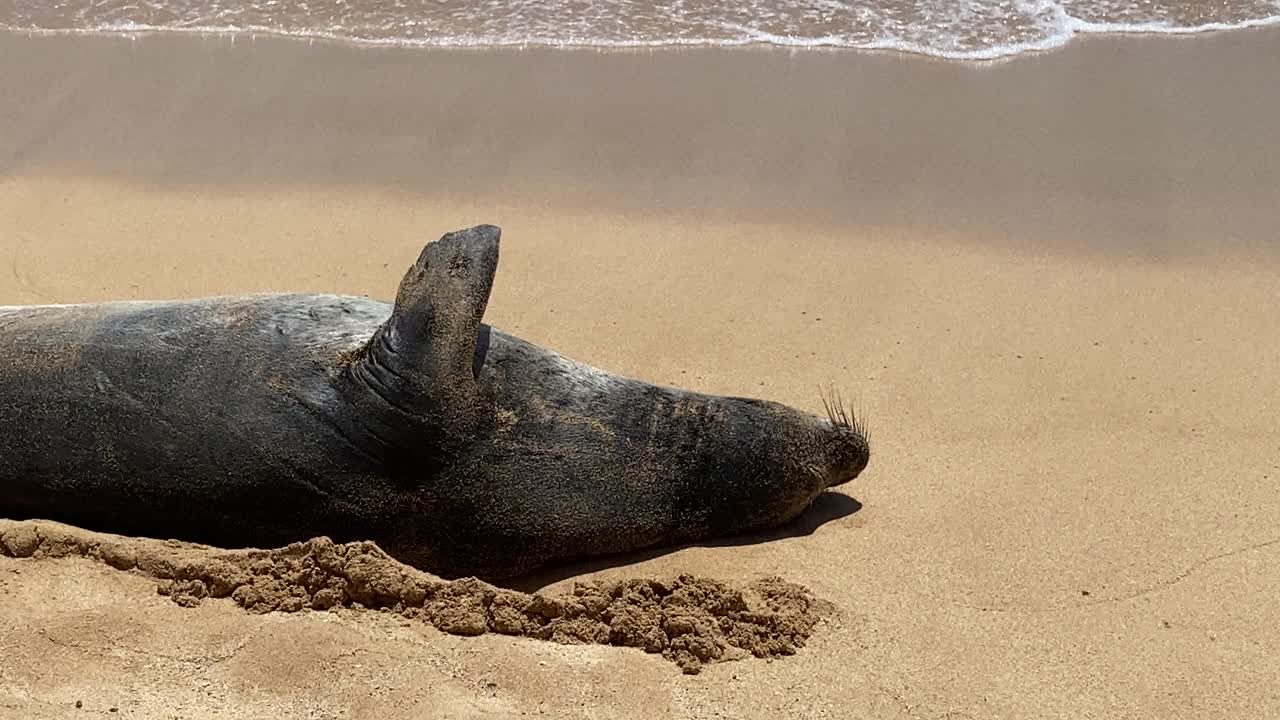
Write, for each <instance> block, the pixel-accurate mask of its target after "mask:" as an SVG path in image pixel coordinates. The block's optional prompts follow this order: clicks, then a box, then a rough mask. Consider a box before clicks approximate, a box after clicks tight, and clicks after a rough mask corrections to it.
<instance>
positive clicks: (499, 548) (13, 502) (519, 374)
mask: <svg viewBox="0 0 1280 720" xmlns="http://www.w3.org/2000/svg"><path fill="white" fill-rule="evenodd" d="M499 235H500V231H499V229H498V228H496V227H493V226H489V225H482V226H477V227H474V228H470V229H467V230H461V231H458V232H454V233H449V234H446V235H445V236H444V237H442V238H441V239H440V240H438V241H435V242H432V243H429V244H428V245H427V247H426V249H424V250H423V252H422V254H421V256H420V257H419V258H418V260H417V262H416V263H414V265H413V266H412V267H411V268H410V269H409V271H408V273H407V274H406V275H405V276H404V279H403V281H402V282H401V284H400V287H399V291H398V292H397V294H396V298H395V302H394V304H387V303H383V302H378V301H375V300H370V299H366V298H359V297H345V296H335V295H323V294H275V295H252V296H241V297H216V298H205V299H196V300H181V301H167V302H110V303H100V304H83V305H45V306H11V307H0V517H8V518H11V519H27V518H43V519H49V520H56V521H60V522H66V523H70V524H73V525H77V526H80V527H84V528H87V529H91V530H99V531H104V532H112V533H120V534H128V535H138V536H146V537H159V538H174V539H181V540H187V541H192V542H199V543H205V544H211V545H216V546H221V547H272V546H278V545H282V544H287V543H290V542H295V541H299V540H305V539H307V538H310V537H313V536H318V535H327V536H329V537H331V538H333V539H334V540H336V541H339V542H344V541H350V540H373V541H375V542H376V543H377V544H378V545H379V546H381V547H382V548H383V549H384V550H386V551H387V552H388V553H390V554H391V555H393V556H395V557H396V558H398V559H400V560H401V561H403V562H406V563H409V564H411V565H414V566H417V567H419V568H421V569H424V570H427V571H430V572H433V573H436V574H438V575H441V576H443V577H447V578H452V577H459V576H465V575H474V576H479V577H483V578H504V577H510V576H512V575H516V574H520V573H523V572H526V571H530V570H533V569H535V568H538V567H540V566H543V565H545V564H547V563H551V562H556V561H563V560H570V559H580V558H585V557H590V556H598V555H605V554H613V553H619V552H624V551H630V550H638V549H642V548H650V547H655V546H665V545H673V544H678V543H685V542H696V541H702V540H709V539H715V538H721V537H724V536H730V535H736V534H739V533H743V532H746V531H749V530H757V529H763V528H767V527H770V526H776V525H779V524H781V523H784V522H786V521H788V520H789V519H791V518H793V517H794V516H796V515H797V514H799V513H800V512H801V511H802V510H804V508H805V507H807V506H808V504H809V503H810V502H811V501H812V500H813V499H814V498H815V497H816V496H817V495H818V494H819V493H821V492H822V491H823V490H824V489H825V488H827V487H830V486H834V485H839V484H841V483H844V482H847V481H849V480H852V479H853V478H855V477H857V476H858V474H859V473H860V472H862V470H863V468H865V467H866V465H867V462H868V459H869V454H870V450H869V447H868V444H867V438H866V435H865V433H864V432H863V429H862V427H861V426H860V424H859V423H858V422H857V421H851V420H850V419H849V417H848V415H847V414H846V413H845V412H844V411H843V410H839V409H837V410H835V411H830V410H829V413H828V414H829V417H827V418H820V417H817V416H814V415H810V414H807V413H803V412H799V411H797V410H793V409H791V408H788V407H785V406H783V405H780V404H777V403H773V402H767V401H763V400H754V399H746V398H736V397H720V396H714V395H706V394H699V393H693V392H685V391H682V390H678V389H673V388H669V387H661V386H656V385H652V384H649V383H645V382H640V381H637V380H632V379H628V378H623V377H619V376H616V375H612V374H609V373H607V372H604V371H602V370H598V369H596V368H593V367H589V366H587V365H584V364H581V363H578V362H575V361H573V360H570V359H568V358H566V357H563V356H561V355H559V354H556V353H554V352H551V351H549V350H546V349H543V348H541V347H539V346H537V345H534V344H532V343H529V342H526V341H524V340H521V339H520V338H517V337H514V336H512V335H508V334H506V333H503V332H501V331H499V330H497V329H494V328H491V327H489V326H487V325H485V324H483V323H482V322H481V319H482V317H483V315H484V311H485V306H486V304H487V303H488V299H489V293H490V289H491V287H492V284H493V278H494V272H495V270H496V267H497V262H498V245H499Z"/></svg>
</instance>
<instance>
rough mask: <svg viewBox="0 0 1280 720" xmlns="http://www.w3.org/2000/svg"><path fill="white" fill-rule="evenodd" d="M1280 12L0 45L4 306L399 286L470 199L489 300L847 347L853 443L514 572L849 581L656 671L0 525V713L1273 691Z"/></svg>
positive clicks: (750, 365)
mask: <svg viewBox="0 0 1280 720" xmlns="http://www.w3.org/2000/svg"><path fill="white" fill-rule="evenodd" d="M1277 38H1280V33H1276V32H1269V31H1258V32H1241V33H1233V34H1225V35H1215V36H1206V37H1201V38H1174V39H1168V38H1165V39H1154V38H1153V39H1135V38H1112V39H1097V40H1089V41H1082V42H1079V43H1076V44H1074V45H1073V46H1071V47H1069V48H1067V49H1065V50H1063V51H1060V52H1056V53H1051V54H1047V55H1045V56H1041V57H1036V58H1025V59H1022V60H1018V61H1014V62H1009V63H1001V64H998V65H990V66H981V67H972V66H966V65H951V64H945V63H940V62H934V61H929V60H925V59H920V58H908V57H899V56H892V55H870V56H869V55H859V54H849V53H826V52H815V53H800V54H789V53H785V52H775V51H729V52H725V51H719V52H709V51H708V52H704V51H696V52H692V51H691V52H659V53H595V52H587V51H583V52H576V51H575V52H572V53H561V54H557V53H549V52H541V51H539V52H526V53H520V52H502V53H494V52H456V53H426V52H422V51H416V52H406V51H393V50H374V49H369V48H354V47H343V46H333V45H325V44H315V45H310V44H306V43H291V42H284V41H277V40H257V41H249V40H239V41H237V42H236V43H235V44H234V45H233V44H231V43H230V42H228V41H225V40H212V39H208V40H206V39H200V38H194V37H187V38H142V39H138V40H136V41H130V40H109V39H103V38H34V39H28V38H14V37H5V38H0V66H3V67H6V68H22V69H23V71H22V72H7V73H4V74H3V76H2V77H0V173H3V175H2V176H0V177H3V180H2V181H0V218H4V220H3V221H0V222H3V225H0V229H2V230H3V233H2V234H0V251H2V253H3V254H0V303H3V304H14V303H37V302H75V301H83V300H98V299H107V298H130V297H177V296H191V295H205V294H214V293H224V292H247V291H257V290H325V291H335V292H347V293H354V294H362V293H363V294H369V295H372V296H376V297H381V298H387V299H389V298H390V297H391V295H392V294H393V293H394V290H395V286H396V283H397V282H398V280H399V277H400V274H401V272H402V271H403V268H404V267H405V266H406V265H407V264H408V263H409V262H411V261H412V259H413V257H415V256H416V253H417V251H418V249H420V247H421V246H422V244H424V243H425V242H426V241H428V240H431V239H434V238H435V237H437V236H439V235H440V234H442V233H443V232H445V231H447V230H450V229H454V228H457V227H463V226H466V225H469V224H473V223H477V222H494V223H497V224H500V225H502V226H503V228H504V247H503V260H502V265H501V268H500V270H499V275H498V280H497V284H496V287H495V293H494V298H493V302H492V303H491V305H490V309H489V314H488V320H489V321H491V322H492V323H493V324H495V325H497V326H499V327H502V328H504V329H506V330H510V331H513V332H516V333H517V334H520V335H522V336H524V337H527V338H529V339H531V340H535V341H537V342H540V343H543V344H546V345H548V346H550V347H553V348H555V349H557V350H560V351H562V352H564V353H566V354H568V355H571V356H573V357H576V358H578V359H581V360H584V361H586V362H590V363H592V364H595V365H599V366H602V367H605V368H607V369H610V370H612V371H615V372H619V373H623V374H627V375H632V376H636V377H641V378H644V379H648V380H651V381H655V382H662V383H671V384H678V385H681V386H685V387H689V388H692V389H697V390H705V391H712V392H722V393H733V394H746V395H755V396H763V397H768V398H771V399H775V400H780V401H783V402H787V403H791V404H794V405H797V406H801V407H805V408H808V409H811V410H817V409H819V408H820V401H819V396H818V390H817V389H818V386H819V385H820V384H827V383H834V384H836V385H837V386H839V387H841V388H843V389H844V390H845V393H846V395H849V396H852V397H854V398H855V399H856V401H857V404H858V405H859V406H860V407H862V408H864V409H865V411H866V414H867V420H868V423H869V424H870V426H871V430H872V433H873V435H874V437H875V454H874V456H873V458H872V464H871V466H870V467H869V468H868V470H867V471H866V472H865V473H864V475H863V476H862V477H861V478H860V479H859V480H858V481H857V482H855V483H854V484H853V485H851V486H847V487H843V488H841V489H840V495H841V496H843V498H844V499H843V500H841V499H834V500H833V499H831V498H828V499H827V500H826V501H824V503H823V505H822V507H820V508H818V510H817V511H816V512H815V513H813V514H811V515H810V516H809V517H808V518H807V519H806V521H805V523H803V524H802V525H801V526H800V527H798V528H794V529H793V531H792V532H789V533H786V534H781V535H780V536H775V537H773V538H770V539H768V541H764V540H765V539H764V538H759V537H757V538H752V539H750V540H751V541H750V542H744V543H735V544H720V545H716V546H710V547H693V548H683V549H679V550H675V551H671V552H661V553H647V554H645V555H643V556H638V557H630V558H626V559H625V561H626V562H619V561H616V560H615V561H611V562H600V563H594V564H588V565H579V566H574V567H571V568H560V569H557V570H555V571H551V572H547V573H543V574H542V575H540V576H538V577H532V578H526V579H524V580H523V582H522V584H521V588H520V589H522V590H539V589H544V590H547V591H548V592H555V591H563V590H564V589H566V588H568V587H570V586H571V585H572V583H573V582H574V581H575V580H582V579H586V578H595V579H599V580H602V581H605V582H609V581H613V580H619V579H625V578H635V577H648V576H662V575H674V574H679V573H692V574H696V575H698V576H703V577H708V578H715V579H716V580H719V581H723V582H728V583H734V584H746V583H748V582H751V581H753V580H755V579H757V578H759V577H761V576H765V575H775V574H776V575H780V576H781V577H783V578H784V579H785V580H787V581H790V582H795V583H798V584H800V585H803V586H805V587H807V588H809V589H810V590H811V591H812V592H813V593H814V595H815V596H817V597H819V598H821V599H823V600H825V601H829V602H831V603H833V604H834V606H835V608H836V612H835V613H834V614H833V615H832V616H831V617H828V618H826V619H824V620H823V621H822V622H821V623H819V624H818V625H817V626H816V627H815V628H814V631H813V635H812V637H811V638H810V639H809V641H808V642H807V644H806V646H805V647H804V648H802V649H801V650H800V651H799V652H798V654H796V655H794V656H790V657H785V658H781V659H775V660H772V661H770V662H766V661H764V660H757V659H746V660H742V661H736V662H725V663H718V664H713V665H709V666H707V667H706V668H704V669H703V671H702V672H701V673H700V674H699V675H696V676H686V675H683V674H681V673H680V671H679V669H678V668H676V667H675V666H673V665H672V664H671V663H668V662H664V661H663V660H662V659H661V658H658V657H655V656H652V655H648V654H645V653H643V652H640V651H637V650H635V649H631V648H616V647H605V646H599V645H561V644H556V643H550V642H544V641H540V640H536V639H531V638H507V637H501V636H496V635H494V634H492V633H490V634H486V635H483V636H481V637H476V638H465V637H458V636H455V635H450V634H446V633H442V632H439V631H437V630H435V629H434V628H432V627H430V626H428V625H426V624H422V623H418V624H415V623H410V624H409V625H403V624H401V620H402V619H401V618H399V617H396V616H392V615H388V614H384V613H378V612H353V611H343V612H340V613H324V612H301V613H289V614H282V613H271V614H265V615H258V614H251V613H248V612H246V611H244V610H243V609H241V608H240V607H239V606H237V605H236V603H234V602H232V601H230V600H209V601H206V602H203V603H201V604H200V605H199V606H198V607H195V608H182V607H179V606H177V605H176V604H175V603H173V602H172V601H171V600H170V599H169V598H167V597H163V596H160V595H157V594H156V588H155V582H154V580H152V579H149V578H146V577H142V576H140V575H137V574H130V573H126V572H122V571H120V570H116V569H114V568H111V567H109V566H107V565H104V564H102V563H99V562H95V561H93V560H89V559H84V558H67V559H57V560H48V559H45V560H33V559H13V558H0V655H2V656H3V657H5V658H6V662H2V663H0V716H3V717H24V718H25V717H35V718H54V717H64V716H67V715H69V714H72V713H74V712H75V710H74V706H75V703H76V701H80V702H81V703H82V705H83V706H84V709H88V710H93V711H96V712H103V713H109V712H110V708H111V707H115V708H117V712H118V713H119V716H120V717H148V718H149V717H171V716H175V715H176V716H179V717H183V718H204V717H227V716H235V717H244V718H256V717H263V718H266V717H270V718H279V717H352V718H358V717H369V716H374V715H376V716H379V717H420V716H422V715H423V714H424V713H425V714H428V715H431V716H445V715H447V716H449V717H480V716H485V717H493V716H497V717H515V716H520V715H521V714H522V713H527V714H529V715H537V714H539V713H541V714H546V715H549V716H559V717H601V716H603V717H614V716H620V715H621V714H623V713H628V714H629V713H630V711H634V709H635V708H644V711H645V716H646V717H672V718H689V717H708V718H709V717H717V716H719V717H762V718H763V717H804V718H823V717H829V718H841V717H870V718H899V717H901V718H945V717H951V718H1027V717H1045V718H1049V717H1063V718H1066V717H1071V718H1079V717H1107V718H1117V717H1125V718H1160V719H1161V720H1164V719H1167V718H1209V717H1213V718H1221V717H1241V718H1246V717H1247V718H1254V717H1268V716H1271V715H1275V714H1277V713H1280V697H1277V696H1276V694H1275V692H1274V690H1272V689H1271V688H1274V687H1276V686H1278V685H1280V660H1278V659H1277V658H1280V652H1278V650H1280V631H1278V630H1277V627H1280V623H1277V620H1280V617H1278V616H1280V611H1277V609H1276V604H1275V602H1274V598H1275V597H1276V594H1277V592H1278V591H1280V570H1278V569H1277V567H1278V566H1277V564H1276V557H1277V555H1276V554H1277V553H1278V552H1280V532H1277V531H1276V529H1275V521H1274V520H1275V518H1276V517H1277V514H1278V513H1280V489H1278V488H1280V486H1278V485H1277V478H1278V477H1280V446H1278V445H1277V442H1276V440H1275V431H1274V420H1273V418H1274V414H1275V411H1276V402H1277V398H1280V380H1277V378H1280V353H1278V352H1276V348H1277V347H1280V332H1277V330H1276V324H1275V322H1274V320H1273V319H1272V308H1274V307H1275V306H1276V301H1277V299H1278V291H1277V287H1280V284H1278V281H1280V258H1278V257H1277V252H1276V249H1277V245H1276V235H1275V232H1274V224H1275V221H1274V218H1275V208H1276V207H1277V200H1280V191H1277V188H1278V187H1280V178H1278V177H1277V173H1278V172H1280V137H1278V135H1280V130H1277V128H1278V127H1280V123H1277V122H1276V121H1277V119H1280V98H1277V97H1276V96H1275V94H1274V93H1268V92H1266V90H1265V88H1266V87H1268V83H1269V82H1270V80H1269V79H1271V78H1274V77H1276V76H1277V72H1280V51H1277V50H1276V48H1277V47H1280V45H1278V44H1277V42H1276V40H1277ZM51 88H52V89H51Z"/></svg>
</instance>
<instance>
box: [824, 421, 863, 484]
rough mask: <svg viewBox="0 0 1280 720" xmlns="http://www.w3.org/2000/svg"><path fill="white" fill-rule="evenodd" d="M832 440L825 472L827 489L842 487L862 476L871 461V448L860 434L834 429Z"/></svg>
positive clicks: (844, 429) (849, 430)
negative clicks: (834, 434)
mask: <svg viewBox="0 0 1280 720" xmlns="http://www.w3.org/2000/svg"><path fill="white" fill-rule="evenodd" d="M836 433H837V436H836V437H835V438H834V439H833V440H832V444H831V451H830V457H829V460H828V462H829V464H828V467H829V468H830V469H829V470H828V472H827V487H829V488H831V487H836V486H837V485H843V484H845V483H847V482H849V481H851V480H853V479H854V478H856V477H858V476H859V475H861V474H862V471H863V470H865V469H866V468H867V463H869V462H870V461H871V448H870V446H869V445H868V444H867V440H866V438H864V437H863V436H862V434H861V433H859V432H856V431H854V430H851V429H846V428H836Z"/></svg>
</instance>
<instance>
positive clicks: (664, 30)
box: [0, 0, 1280, 60]
mask: <svg viewBox="0 0 1280 720" xmlns="http://www.w3.org/2000/svg"><path fill="white" fill-rule="evenodd" d="M1277 23H1280V0H2V1H0V29H4V30H9V31H17V32H28V33H32V32H38V33H76V32H93V33H104V32H105V33H129V34H132V33H141V32H153V31H171V32H177V31H185V32H206V33H233V34H247V33H253V34H276V35H290V36H299V37H313V38H328V39H338V40H347V41H353V42H362V43H375V44H390V45H427V46H463V47H486V46H530V45H542V46H547V45H549V46H587V47H654V46H665V45H747V44H753V43H762V44H772V45H780V46H790V47H848V48H863V49H887V50H901V51H906V52H914V53H921V54H926V55H932V56H936V57H942V58H955V59H972V60H981V59H994V58H1000V57H1007V56H1011V55H1017V54H1019V53H1024V52H1029V51H1035V50H1045V49H1050V48H1054V47H1058V46H1061V45H1064V44H1066V43H1068V42H1070V40H1071V39H1072V38H1073V37H1075V36H1077V35H1080V34H1082V33H1195V32H1205V31H1211V30H1228V29H1232V28H1244V27H1254V26H1259V25H1270V24H1277Z"/></svg>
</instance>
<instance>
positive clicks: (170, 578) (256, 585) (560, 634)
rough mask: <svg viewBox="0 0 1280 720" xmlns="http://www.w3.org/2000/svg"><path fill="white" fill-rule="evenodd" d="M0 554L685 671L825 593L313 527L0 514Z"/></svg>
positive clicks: (757, 640) (755, 639) (735, 649)
mask: <svg viewBox="0 0 1280 720" xmlns="http://www.w3.org/2000/svg"><path fill="white" fill-rule="evenodd" d="M0 554H4V555H11V556H13V557H18V558H37V559H39V558H62V557H73V556H80V557H88V558H92V559H96V560H99V561H101V562H104V563H106V564H108V565H110V566H112V567H114V568H117V569H120V570H123V571H129V572H134V573H139V574H143V575H145V576H148V577H152V578H155V579H157V580H159V581H160V584H159V587H158V588H157V589H158V591H159V592H160V593H161V594H164V595H168V596H169V597H170V598H172V599H173V601H174V602H176V603H178V604H179V605H182V606H184V607H191V606H194V605H197V604H199V603H200V602H202V601H204V600H205V599H206V598H228V597H229V598H230V599H231V600H233V601H235V602H236V603H237V604H238V605H240V606H241V607H243V608H245V609H247V610H249V611H251V612H271V611H275V610H278V611H284V612H297V611H300V610H305V609H312V610H329V609H331V608H352V609H375V610H383V611H388V612H393V613H396V614H399V615H403V616H405V617H408V618H414V619H418V620H422V621H424V622H428V623H431V624H432V625H434V626H435V627H436V628H438V629H440V630H441V631H443V632H447V633H453V634H458V635H480V634H483V633H486V632H497V633H502V634H505V635H520V636H527V637H532V638H538V639H542V640H550V641H552V642H559V643H569V644H577V643H601V644H609V645H623V646H628V647H638V648H643V649H644V650H645V651H646V652H651V653H661V654H662V656H663V657H665V658H667V659H669V660H671V661H673V662H675V663H677V664H678V665H679V666H680V667H681V668H682V669H683V670H684V671H685V672H687V673H696V672H698V671H699V669H700V668H701V667H702V665H703V664H704V663H709V662H716V661H719V660H727V659H735V658H740V657H746V656H749V655H754V656H756V657H775V656H780V655H791V654H794V653H795V652H796V650H797V649H799V648H800V647H803V646H804V643H805V641H806V640H807V639H808V637H809V635H810V633H811V632H812V631H813V628H814V626H815V625H816V624H817V622H818V621H819V619H820V617H821V615H822V614H824V613H825V612H826V611H828V610H830V609H831V606H830V604H829V603H825V602H823V601H819V600H816V599H815V598H814V597H813V595H812V594H811V593H810V592H809V591H808V590H807V589H805V588H803V587H801V586H799V585H796V584H793V583H788V582H785V581H783V580H782V579H780V578H777V577H769V578H764V579H761V580H757V581H755V582H753V583H750V584H749V585H747V586H745V587H741V588H735V587H731V586H729V585H726V584H724V583H721V582H717V581H715V580H710V579H707V578H698V577H692V576H688V575H685V576H680V577H677V578H673V579H663V580H654V579H631V580H621V581H617V582H612V583H598V582H580V583H577V584H575V586H574V588H573V590H572V592H571V593H567V594H563V595H544V594H541V593H534V594H527V593H521V592H515V591H511V590H504V589H501V588H497V587H494V586H492V585H489V584H487V583H484V582H481V581H479V580H476V579H474V578H467V579H462V580H454V581H445V580H441V579H439V578H437V577H434V576H432V575H428V574H426V573H423V572H421V571H418V570H416V569H414V568H411V567H409V566H407V565H404V564H401V563H399V562H397V561H396V560H394V559H393V558H391V557H390V556H389V555H387V554H386V553H384V552H383V551H382V550H381V549H379V548H378V547H377V546H376V545H374V544H373V543H369V542H363V543H346V544H336V543H334V542H333V541H331V540H330V539H328V538H323V537H321V538H314V539H312V540H309V541H307V542H302V543H294V544H292V545H289V546H287V547H283V548H278V549H273V550H238V551H232V550H220V549H217V548H211V547H207V546H202V545H193V544H189V543H180V542H176V541H161V540H148V539H140V538H127V537H121V536H117V535H107V534H102V533H94V532H89V531H85V530H80V529H78V528H74V527H70V526H67V525H62V524H59V523H53V522H45V521H27V522H15V521H9V520H0Z"/></svg>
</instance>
